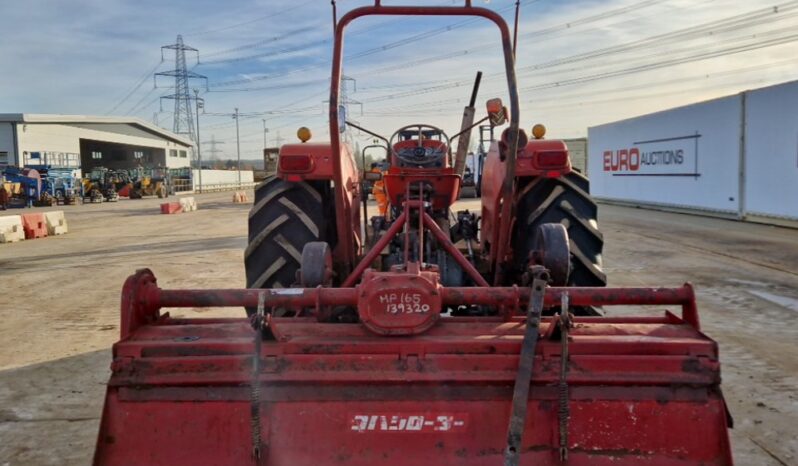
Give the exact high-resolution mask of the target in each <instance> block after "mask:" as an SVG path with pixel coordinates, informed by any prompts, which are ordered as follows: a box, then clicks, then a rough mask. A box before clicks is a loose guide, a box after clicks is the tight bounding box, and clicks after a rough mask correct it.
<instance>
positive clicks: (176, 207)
mask: <svg viewBox="0 0 798 466" xmlns="http://www.w3.org/2000/svg"><path fill="white" fill-rule="evenodd" d="M182 211H183V208H182V207H181V206H180V203H179V202H165V203H163V204H161V213H162V214H179V213H180V212H182Z"/></svg>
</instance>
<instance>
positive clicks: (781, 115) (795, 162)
mask: <svg viewBox="0 0 798 466" xmlns="http://www.w3.org/2000/svg"><path fill="white" fill-rule="evenodd" d="M797 109H798V82H790V83H786V84H780V85H777V86H771V87H766V88H764V89H758V90H755V91H750V92H748V93H746V96H745V128H746V132H745V176H744V180H745V197H744V201H743V206H744V208H745V213H746V214H747V215H764V216H774V217H783V218H787V219H790V220H798V110H797Z"/></svg>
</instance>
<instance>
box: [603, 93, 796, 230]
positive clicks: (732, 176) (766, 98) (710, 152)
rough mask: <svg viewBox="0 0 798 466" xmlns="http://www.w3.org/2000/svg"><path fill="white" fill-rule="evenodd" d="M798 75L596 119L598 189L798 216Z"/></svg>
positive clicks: (764, 216) (671, 202)
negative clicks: (797, 78) (632, 115)
mask: <svg viewBox="0 0 798 466" xmlns="http://www.w3.org/2000/svg"><path fill="white" fill-rule="evenodd" d="M796 109H798V81H792V82H788V83H783V84H779V85H775V86H770V87H765V88H761V89H756V90H752V91H745V92H742V93H739V94H735V95H731V96H727V97H722V98H719V99H714V100H710V101H706V102H700V103H696V104H692V105H687V106H684V107H679V108H673V109H670V110H664V111H661V112H657V113H652V114H648V115H643V116H639V117H636V118H630V119H627V120H622V121H618V122H614V123H608V124H605V125H601V126H596V127H592V128H588V140H589V145H588V173H590V177H591V192H592V194H593V195H594V196H595V197H597V198H599V199H603V200H607V201H613V202H619V203H624V204H631V205H638V206H653V207H662V208H668V209H678V210H690V211H697V212H706V213H711V214H715V215H721V216H727V217H732V218H737V219H740V220H751V221H759V222H765V223H773V224H784V225H789V226H795V225H798V111H796Z"/></svg>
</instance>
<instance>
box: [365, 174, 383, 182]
mask: <svg viewBox="0 0 798 466" xmlns="http://www.w3.org/2000/svg"><path fill="white" fill-rule="evenodd" d="M363 179H364V180H366V181H371V182H374V181H381V180H382V173H378V172H366V173H364V174H363Z"/></svg>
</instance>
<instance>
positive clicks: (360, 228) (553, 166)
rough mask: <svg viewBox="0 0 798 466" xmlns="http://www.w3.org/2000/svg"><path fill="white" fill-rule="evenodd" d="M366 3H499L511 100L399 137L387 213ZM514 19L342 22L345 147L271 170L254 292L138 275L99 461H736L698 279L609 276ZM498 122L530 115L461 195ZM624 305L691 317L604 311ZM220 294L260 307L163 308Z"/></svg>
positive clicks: (394, 140)
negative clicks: (529, 100) (515, 37)
mask: <svg viewBox="0 0 798 466" xmlns="http://www.w3.org/2000/svg"><path fill="white" fill-rule="evenodd" d="M366 15H426V16H445V15H455V16H464V15H469V16H479V17H483V18H485V19H487V20H489V21H492V22H493V23H495V24H496V26H498V28H499V31H500V33H501V39H502V46H503V49H504V63H505V67H506V74H507V84H508V90H509V96H510V102H509V109H507V108H505V106H504V105H503V104H502V103H501V101H499V100H498V99H491V100H489V101H488V105H487V116H486V117H485V118H484V119H481V120H480V121H477V122H476V123H475V122H474V121H473V120H474V113H475V111H474V109H473V102H474V99H475V95H476V89H477V87H478V85H477V86H475V90H474V93H473V95H472V99H471V105H470V106H469V107H468V108H466V117H465V119H464V122H463V124H462V126H461V128H460V131H459V132H458V133H456V134H452V135H447V133H446V132H445V131H443V130H442V129H440V128H438V127H435V126H432V125H429V124H425V123H414V124H410V125H407V126H405V127H403V128H400V129H398V130H397V131H396V132H395V133H394V134H393V136H392V137H390V138H383V139H384V140H385V141H386V143H387V146H386V147H388V148H389V152H390V157H389V162H390V168H388V170H387V172H386V173H385V174H384V175H383V174H381V173H373V174H369V175H368V177H369V178H371V179H372V181H382V182H383V184H384V186H385V191H386V194H387V198H388V200H389V209H388V212H387V213H386V214H385V215H384V216H375V217H374V218H373V220H372V221H370V225H364V224H363V223H362V222H361V212H360V205H361V200H362V199H361V196H366V195H367V193H364V192H362V185H363V183H362V179H361V176H359V174H358V170H357V168H356V165H355V162H354V157H353V155H354V154H352V153H351V152H350V149H349V148H348V147H347V145H345V144H344V143H343V142H342V141H341V132H342V130H343V129H344V126H345V125H347V124H351V123H347V122H346V119H345V116H344V115H342V112H341V111H340V110H339V93H338V90H339V87H340V83H341V58H342V47H343V46H342V38H343V32H344V29H345V28H346V27H347V25H348V24H349V23H350V22H351V21H353V20H355V19H357V18H360V17H363V16H366ZM510 37H511V36H510V33H509V30H508V27H507V25H506V24H505V22H504V20H503V19H502V18H501V17H500V16H499V15H498V14H496V13H495V12H493V11H491V10H488V9H483V8H476V7H472V6H471V5H470V2H468V1H467V2H466V5H465V6H461V7H418V6H412V7H402V6H382V5H380V3H379V1H376V3H375V5H374V6H369V7H362V8H357V9H354V10H352V11H350V12H349V13H347V14H346V15H345V16H343V17H342V18H341V20H340V21H338V22H337V24H336V34H335V47H334V51H333V69H332V82H331V96H330V134H331V139H332V141H331V142H329V143H311V142H307V141H308V140H309V138H310V135H309V132H308V131H307V130H305V129H302V130H300V132H299V136H300V139H301V140H302V142H301V143H296V144H288V145H285V146H283V147H282V148H281V149H280V153H279V161H278V171H277V174H276V176H274V177H271V178H269V179H267V180H266V181H264V182H263V183H262V184H261V185H260V186H259V187H258V188H257V191H256V197H255V205H254V206H253V208H252V210H251V212H250V214H249V246H248V247H247V249H246V252H245V265H246V273H247V289H238V290H163V289H160V288H159V287H158V286H157V284H156V280H155V277H154V276H153V274H152V273H151V272H150V271H149V270H140V271H138V272H137V273H136V274H135V275H133V276H131V277H130V278H129V279H128V281H127V282H126V284H125V287H124V289H123V294H122V327H121V333H122V335H121V340H120V341H119V342H118V343H116V345H115V346H114V362H113V364H112V370H113V374H112V377H111V380H110V382H109V385H108V393H107V397H106V404H105V410H104V413H103V419H102V425H101V428H100V434H99V438H98V443H97V450H96V453H95V463H96V464H164V465H167V464H168V465H173V464H192V465H203V464H209V465H210V464H263V465H317V464H347V465H373V464H392V465H393V464H412V465H440V464H458V465H461V464H470V465H488V464H490V465H494V464H505V465H517V464H525V465H532V464H547V465H560V464H569V465H609V464H617V463H623V464H638V463H643V464H656V465H670V464H674V465H676V464H679V465H683V464H716V465H725V464H731V461H732V460H731V450H730V444H729V438H728V431H727V426H728V425H729V423H730V417H729V416H728V413H727V411H726V405H725V403H724V400H723V397H722V395H721V392H720V364H719V360H718V350H717V345H716V343H715V342H714V341H712V340H711V339H709V338H708V337H707V336H705V335H704V334H703V333H701V331H700V325H699V318H698V312H697V309H696V304H695V297H694V294H693V290H692V287H691V286H690V285H684V286H682V287H679V288H607V287H604V285H605V277H604V274H603V273H602V271H601V249H602V236H601V233H600V232H599V231H598V229H597V224H596V205H595V203H594V202H593V201H592V200H591V199H590V197H589V195H588V182H587V179H586V178H584V177H583V176H581V175H580V174H578V173H576V172H573V171H572V170H571V167H570V162H569V159H568V152H567V148H566V146H565V144H564V143H563V142H561V141H554V140H545V139H542V137H543V134H542V130H541V128H536V129H535V130H533V136H534V138H533V139H532V140H528V138H527V136H526V135H525V133H524V131H523V130H522V129H520V127H519V121H520V116H519V105H518V92H517V86H516V80H515V71H514V58H513V52H512V49H511V43H510ZM485 120H490V124H491V125H494V126H499V125H503V124H505V123H507V122H509V125H508V128H506V129H505V130H504V131H503V133H502V136H501V138H500V140H499V141H497V142H495V143H494V144H493V145H492V147H491V149H490V152H489V154H488V155H487V159H486V161H485V166H484V172H483V176H482V179H481V183H482V186H481V192H482V201H481V202H482V206H481V212H479V216H478V215H477V213H473V212H469V211H461V212H452V206H453V204H454V202H455V200H456V199H457V198H458V192H459V189H460V183H461V180H462V169H463V165H464V164H463V157H464V155H465V151H464V149H463V148H467V139H468V134H469V131H470V128H472V127H475V126H477V125H479V124H481V123H482V122H483V121H485ZM353 126H354V125H353ZM358 128H359V127H358ZM360 129H362V130H363V131H366V132H368V133H369V134H372V135H374V136H375V137H380V138H382V136H379V135H378V134H376V133H373V132H371V131H369V130H366V129H365V128H360ZM456 138H460V141H459V144H458V147H457V149H456V150H453V149H452V140H453V139H456ZM463 141H465V142H466V143H463ZM368 233H370V234H368ZM367 237H368V239H367ZM615 305H674V306H678V307H680V308H681V314H680V315H677V314H674V313H671V312H668V311H666V312H664V313H661V314H659V315H644V316H640V317H631V316H627V317H605V316H603V315H601V314H600V313H599V312H598V311H597V309H601V308H608V307H611V306H615ZM207 306H212V307H216V306H241V307H245V308H246V309H247V313H248V316H247V318H245V317H244V316H242V318H240V319H208V318H200V319H175V318H172V317H170V316H169V314H168V313H161V309H164V308H174V307H207ZM645 312H647V313H648V314H651V312H652V311H650V310H646V311H645Z"/></svg>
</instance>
